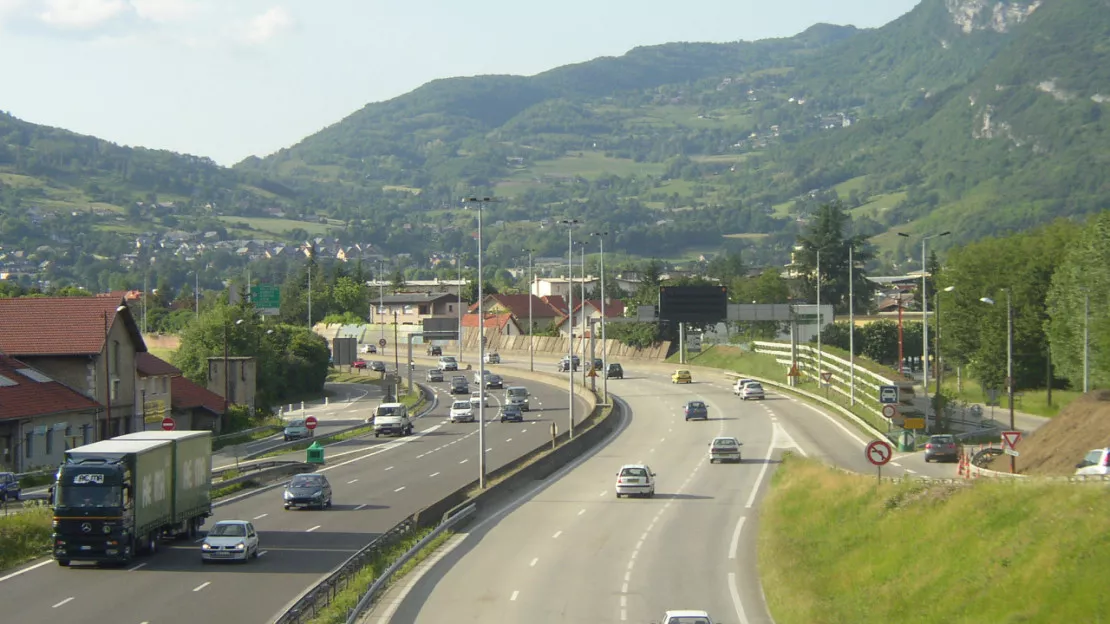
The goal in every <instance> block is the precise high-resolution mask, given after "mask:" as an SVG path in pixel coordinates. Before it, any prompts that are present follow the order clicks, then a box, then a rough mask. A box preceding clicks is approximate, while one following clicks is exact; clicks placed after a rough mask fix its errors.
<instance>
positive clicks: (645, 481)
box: [616, 464, 655, 498]
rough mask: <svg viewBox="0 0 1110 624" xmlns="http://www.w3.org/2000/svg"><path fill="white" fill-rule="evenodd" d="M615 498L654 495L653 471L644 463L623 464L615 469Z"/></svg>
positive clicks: (649, 496)
mask: <svg viewBox="0 0 1110 624" xmlns="http://www.w3.org/2000/svg"><path fill="white" fill-rule="evenodd" d="M616 488H617V498H620V497H622V496H646V497H648V498H651V497H653V496H655V473H654V472H652V471H651V468H648V467H647V465H646V464H625V465H624V466H621V469H620V470H619V471H617V485H616Z"/></svg>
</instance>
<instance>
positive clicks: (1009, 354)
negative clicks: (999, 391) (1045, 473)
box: [979, 288, 1017, 474]
mask: <svg viewBox="0 0 1110 624" xmlns="http://www.w3.org/2000/svg"><path fill="white" fill-rule="evenodd" d="M1004 290H1005V291H1006V395H1007V396H1008V397H1009V399H1010V431H1013V430H1014V427H1015V426H1016V425H1015V424H1014V305H1013V301H1012V300H1011V296H1010V289H1009V288H1006V289H1004ZM979 301H982V302H983V303H987V304H990V305H994V299H991V298H990V297H981V298H980V299H979ZM1015 463H1016V462H1015V461H1014V456H1013V455H1011V456H1010V473H1011V474H1012V473H1015V472H1017V467H1016V465H1015Z"/></svg>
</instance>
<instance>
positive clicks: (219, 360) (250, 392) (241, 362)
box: [208, 356, 258, 413]
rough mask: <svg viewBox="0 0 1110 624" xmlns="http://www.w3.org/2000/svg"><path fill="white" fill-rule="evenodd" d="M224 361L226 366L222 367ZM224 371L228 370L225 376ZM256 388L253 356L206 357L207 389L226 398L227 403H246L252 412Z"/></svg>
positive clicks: (256, 381) (256, 374) (256, 376)
mask: <svg viewBox="0 0 1110 624" xmlns="http://www.w3.org/2000/svg"><path fill="white" fill-rule="evenodd" d="M225 361H226V362H227V368H224V362H225ZM225 371H227V372H230V374H227V375H226V377H225ZM257 388H258V372H257V366H256V364H255V360H254V358H253V357H241V356H233V357H227V358H224V357H221V356H215V357H210V358H208V390H209V391H211V392H214V393H215V394H217V395H218V396H220V397H221V398H222V399H227V402H228V403H229V404H232V405H246V406H247V407H249V408H250V409H251V411H252V412H253V411H254V407H255V404H254V397H255V393H256V391H257ZM221 407H222V406H221ZM221 413H222V412H221Z"/></svg>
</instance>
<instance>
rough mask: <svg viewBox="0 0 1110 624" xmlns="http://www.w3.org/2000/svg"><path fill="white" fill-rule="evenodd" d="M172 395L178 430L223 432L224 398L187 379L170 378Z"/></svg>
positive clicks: (174, 416) (174, 417)
mask: <svg viewBox="0 0 1110 624" xmlns="http://www.w3.org/2000/svg"><path fill="white" fill-rule="evenodd" d="M170 393H171V395H172V396H173V412H172V413H173V419H174V424H175V425H176V427H177V428H178V429H182V430H184V429H190V430H198V431H199V430H201V429H208V430H211V431H214V432H219V431H221V430H222V424H221V423H222V418H223V414H224V398H223V397H222V396H220V395H218V394H216V393H215V392H212V391H211V390H209V389H207V388H205V387H203V386H201V385H199V384H195V383H193V382H191V381H189V380H188V379H187V378H186V377H172V378H170Z"/></svg>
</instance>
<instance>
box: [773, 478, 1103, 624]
mask: <svg viewBox="0 0 1110 624" xmlns="http://www.w3.org/2000/svg"><path fill="white" fill-rule="evenodd" d="M1105 501H1106V492H1105V488H1101V487H1097V486H1087V485H1061V484H1059V483H1046V482H1035V481H1025V480H1022V481H1011V480H1008V479H1007V480H993V479H980V480H976V481H973V482H968V483H965V484H963V485H954V484H940V483H934V484H930V483H924V482H902V483H892V482H884V483H882V484H880V485H876V483H875V478H874V477H873V476H872V477H868V476H863V475H852V474H848V473H844V472H841V471H838V470H836V469H833V468H829V467H827V466H824V465H822V464H820V463H818V462H816V461H813V460H807V459H802V458H799V457H796V456H789V457H787V458H786V459H785V460H784V462H783V464H782V465H781V466H779V468H778V470H776V471H775V475H774V478H773V480H772V487H771V490H770V492H769V493H768V495H767V498H766V499H765V501H764V503H763V509H762V512H761V514H760V519H759V527H760V528H759V549H758V551H759V570H760V576H761V577H762V579H763V588H764V592H765V594H766V596H767V604H768V606H769V608H770V610H771V614H772V616H773V617H774V619H775V621H776V622H778V624H794V623H799V624H801V623H804V624H813V623H821V622H837V623H839V622H899V623H900V624H915V623H918V622H920V623H922V624H926V623H928V624H932V623H933V622H952V623H961V622H967V623H972V622H976V623H977V622H1086V621H1092V618H1095V619H1097V616H1098V614H1100V613H1105V612H1106V610H1107V608H1108V607H1110V594H1108V593H1107V592H1106V589H1105V583H1104V582H1103V579H1102V578H1101V577H1100V575H1098V574H1092V573H1091V566H1090V565H1086V564H1087V563H1090V564H1093V563H1094V562H1097V561H1103V560H1105V559H1107V557H1110V540H1108V539H1106V536H1107V535H1110V517H1108V516H1107V515H1106V514H1104V513H1100V512H1099V510H1100V509H1102V508H1103V507H1104V506H1105ZM803 570H804V571H805V573H804V574H799V571H803Z"/></svg>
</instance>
